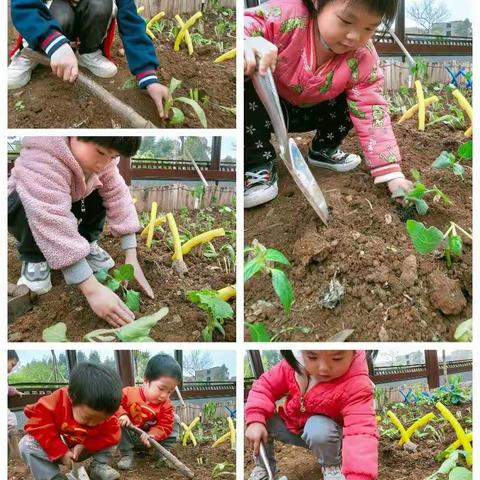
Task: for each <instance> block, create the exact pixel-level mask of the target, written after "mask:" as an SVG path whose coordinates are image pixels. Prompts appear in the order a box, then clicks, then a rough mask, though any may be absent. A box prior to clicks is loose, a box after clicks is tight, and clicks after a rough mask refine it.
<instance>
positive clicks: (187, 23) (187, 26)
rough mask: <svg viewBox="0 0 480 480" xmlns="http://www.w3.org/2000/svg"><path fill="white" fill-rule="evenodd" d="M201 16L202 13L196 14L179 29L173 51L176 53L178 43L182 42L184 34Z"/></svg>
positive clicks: (178, 46)
mask: <svg viewBox="0 0 480 480" xmlns="http://www.w3.org/2000/svg"><path fill="white" fill-rule="evenodd" d="M201 16H202V12H197V13H196V14H195V15H192V16H191V17H190V18H189V19H188V20H187V21H186V22H185V25H184V26H183V27H182V28H181V29H180V31H179V32H178V35H177V38H176V39H175V45H174V46H173V49H174V50H175V51H176V52H178V50H179V48H180V42H181V41H182V40H183V37H184V36H185V32H186V31H187V29H189V28H190V27H191V26H192V25H193V24H194V23H195V22H196V21H197V20H198V19H199V18H200V17H201Z"/></svg>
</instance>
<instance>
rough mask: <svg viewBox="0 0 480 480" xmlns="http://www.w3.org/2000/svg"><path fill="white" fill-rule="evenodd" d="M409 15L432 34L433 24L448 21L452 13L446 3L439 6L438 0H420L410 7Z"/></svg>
mask: <svg viewBox="0 0 480 480" xmlns="http://www.w3.org/2000/svg"><path fill="white" fill-rule="evenodd" d="M407 15H408V16H409V17H410V18H411V19H412V20H414V21H415V23H417V24H418V25H420V26H421V27H422V28H424V29H425V30H426V31H427V33H431V31H432V26H433V24H434V23H439V22H443V21H445V20H447V19H448V17H449V16H450V12H449V10H448V8H447V7H446V6H445V4H444V3H439V4H437V2H436V0H419V1H415V2H414V3H413V4H412V5H410V6H409V7H408V9H407Z"/></svg>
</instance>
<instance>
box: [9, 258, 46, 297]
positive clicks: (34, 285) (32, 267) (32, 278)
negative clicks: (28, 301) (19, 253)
mask: <svg viewBox="0 0 480 480" xmlns="http://www.w3.org/2000/svg"><path fill="white" fill-rule="evenodd" d="M17 285H26V286H27V287H28V288H29V289H30V290H31V291H32V292H34V293H36V294H37V295H43V294H44V293H47V292H49V291H50V290H51V289H52V280H51V278H50V267H49V266H48V263H47V262H37V263H33V262H22V276H21V277H20V278H19V279H18V282H17Z"/></svg>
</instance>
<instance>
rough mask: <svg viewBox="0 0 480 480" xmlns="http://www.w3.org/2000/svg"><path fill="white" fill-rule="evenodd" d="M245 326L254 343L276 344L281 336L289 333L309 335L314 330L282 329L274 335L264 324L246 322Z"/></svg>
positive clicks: (304, 328) (299, 328) (303, 328)
mask: <svg viewBox="0 0 480 480" xmlns="http://www.w3.org/2000/svg"><path fill="white" fill-rule="evenodd" d="M245 326H246V327H247V328H248V332H249V334H250V338H251V340H252V342H275V341H276V340H277V339H278V338H279V337H280V336H281V335H283V334H285V333H288V332H300V333H303V334H304V335H308V334H309V333H310V332H311V331H312V329H311V328H308V327H287V328H282V329H281V330H280V331H279V332H277V333H275V334H272V333H271V332H269V331H268V329H267V327H266V326H265V324H264V323H263V322H255V323H248V322H245Z"/></svg>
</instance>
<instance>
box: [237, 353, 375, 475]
mask: <svg viewBox="0 0 480 480" xmlns="http://www.w3.org/2000/svg"><path fill="white" fill-rule="evenodd" d="M281 352H282V355H283V357H284V360H283V361H281V362H280V363H279V364H278V365H275V366H274V367H273V368H272V369H271V370H269V371H268V372H266V373H264V374H263V375H262V376H261V377H260V378H259V379H258V380H256V381H255V382H254V383H253V386H252V389H251V390H250V393H249V395H248V399H247V403H246V406H245V418H246V423H247V429H246V432H245V436H246V438H247V440H248V441H249V443H250V446H251V447H253V453H254V455H255V456H256V465H257V466H256V467H255V468H254V470H253V471H252V473H251V475H250V478H249V480H268V474H267V471H266V469H265V465H264V464H263V461H262V460H261V458H260V457H259V456H258V454H259V446H260V442H263V443H264V444H265V449H266V453H267V457H268V460H269V463H270V465H271V467H272V470H273V472H274V474H275V471H276V462H275V451H274V448H273V440H274V439H276V440H279V441H281V442H283V443H287V444H290V445H296V446H299V447H303V448H307V449H310V450H311V451H312V453H313V455H314V456H315V458H316V459H317V460H318V463H319V464H320V465H321V468H322V472H323V479H324V480H345V479H346V480H375V479H376V478H377V470H378V432H377V425H376V421H375V410H374V408H373V389H374V387H373V383H372V382H371V381H370V379H369V377H368V367H367V361H366V355H365V352H364V351H358V350H357V351H352V350H298V351H295V352H292V351H290V350H282V351H281ZM284 396H286V399H285V403H284V405H283V406H280V407H279V408H278V410H277V407H276V402H277V401H278V400H280V399H281V398H282V397H284Z"/></svg>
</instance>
